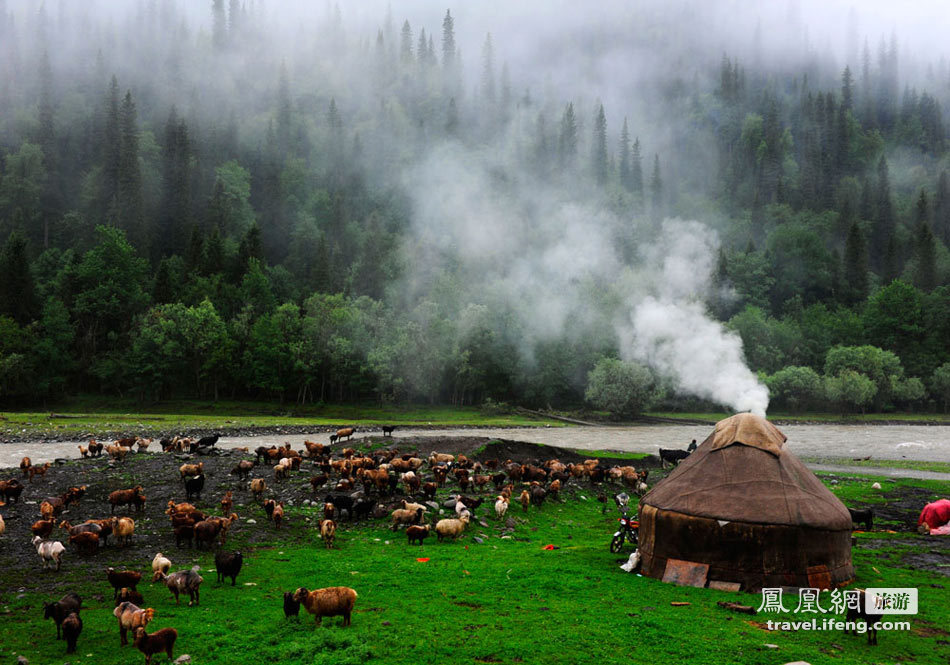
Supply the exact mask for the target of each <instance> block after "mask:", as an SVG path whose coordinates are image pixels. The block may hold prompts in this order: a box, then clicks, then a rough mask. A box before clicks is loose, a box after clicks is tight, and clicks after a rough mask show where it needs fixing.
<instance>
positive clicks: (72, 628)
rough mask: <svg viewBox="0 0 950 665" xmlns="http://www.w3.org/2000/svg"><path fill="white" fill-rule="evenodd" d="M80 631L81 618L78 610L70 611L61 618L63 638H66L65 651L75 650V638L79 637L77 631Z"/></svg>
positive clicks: (73, 651) (72, 651) (71, 651)
mask: <svg viewBox="0 0 950 665" xmlns="http://www.w3.org/2000/svg"><path fill="white" fill-rule="evenodd" d="M81 632H82V619H80V618H79V613H78V612H70V613H69V615H68V616H67V617H66V618H65V619H63V639H65V640H66V653H75V652H76V640H78V639H79V633H81Z"/></svg>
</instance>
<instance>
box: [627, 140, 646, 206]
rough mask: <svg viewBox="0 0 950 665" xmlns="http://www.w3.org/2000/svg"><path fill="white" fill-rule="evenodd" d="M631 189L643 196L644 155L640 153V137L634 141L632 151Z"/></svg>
mask: <svg viewBox="0 0 950 665" xmlns="http://www.w3.org/2000/svg"><path fill="white" fill-rule="evenodd" d="M630 189H631V191H633V193H634V194H639V195H640V196H643V157H642V156H641V155H640V137H639V136H638V137H637V138H636V139H634V141H633V151H632V152H631V153H630Z"/></svg>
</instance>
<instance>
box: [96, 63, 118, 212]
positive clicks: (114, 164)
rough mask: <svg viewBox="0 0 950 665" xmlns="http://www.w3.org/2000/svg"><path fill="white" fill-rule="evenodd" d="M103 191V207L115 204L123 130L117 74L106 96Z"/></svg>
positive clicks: (101, 200) (101, 201) (101, 202)
mask: <svg viewBox="0 0 950 665" xmlns="http://www.w3.org/2000/svg"><path fill="white" fill-rule="evenodd" d="M103 143H104V144H103V146H102V149H103V164H102V193H101V199H100V205H101V206H102V208H103V209H106V208H108V207H109V206H110V205H113V199H115V197H116V195H117V194H118V191H119V173H120V172H121V168H122V131H121V128H120V121H119V82H118V81H117V80H116V78H115V76H113V77H112V80H111V81H110V83H109V94H108V96H107V97H106V113H105V128H104V137H103Z"/></svg>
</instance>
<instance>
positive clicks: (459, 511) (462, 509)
mask: <svg viewBox="0 0 950 665" xmlns="http://www.w3.org/2000/svg"><path fill="white" fill-rule="evenodd" d="M471 514H472V511H470V510H469V509H468V506H466V505H465V504H464V503H462V500H461V499H460V498H458V497H456V499H455V515H456V516H457V517H461V516H462V515H471Z"/></svg>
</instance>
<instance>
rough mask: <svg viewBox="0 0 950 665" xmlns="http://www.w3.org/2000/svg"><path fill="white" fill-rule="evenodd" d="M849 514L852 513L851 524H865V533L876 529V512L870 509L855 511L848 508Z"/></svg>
mask: <svg viewBox="0 0 950 665" xmlns="http://www.w3.org/2000/svg"><path fill="white" fill-rule="evenodd" d="M848 512H849V513H851V522H852V523H853V524H863V525H864V530H865V531H871V530H873V528H874V511H873V510H871V509H870V508H868V509H867V510H853V509H851V508H848Z"/></svg>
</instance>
